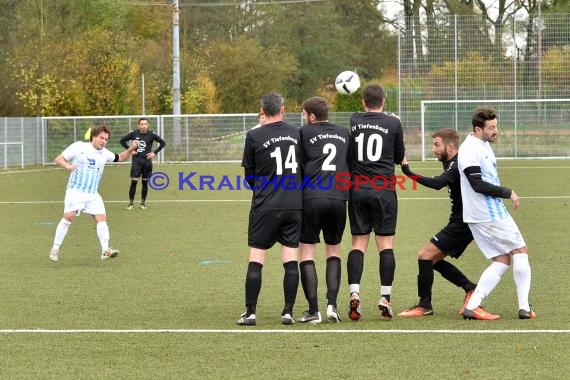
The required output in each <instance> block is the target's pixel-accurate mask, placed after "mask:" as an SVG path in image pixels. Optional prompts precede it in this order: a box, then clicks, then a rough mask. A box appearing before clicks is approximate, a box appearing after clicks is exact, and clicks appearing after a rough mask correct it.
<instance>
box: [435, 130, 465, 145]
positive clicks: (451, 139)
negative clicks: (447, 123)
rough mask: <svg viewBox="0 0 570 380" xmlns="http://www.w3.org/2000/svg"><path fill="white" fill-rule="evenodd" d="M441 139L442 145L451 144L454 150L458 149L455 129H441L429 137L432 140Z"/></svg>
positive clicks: (457, 137) (457, 135)
mask: <svg viewBox="0 0 570 380" xmlns="http://www.w3.org/2000/svg"><path fill="white" fill-rule="evenodd" d="M436 137H439V138H441V141H443V144H444V145H447V144H452V145H453V146H454V147H455V148H456V149H458V148H459V134H458V133H457V131H456V130H455V129H452V128H443V129H440V130H439V131H437V132H435V133H434V134H433V135H431V138H432V139H435V138H436Z"/></svg>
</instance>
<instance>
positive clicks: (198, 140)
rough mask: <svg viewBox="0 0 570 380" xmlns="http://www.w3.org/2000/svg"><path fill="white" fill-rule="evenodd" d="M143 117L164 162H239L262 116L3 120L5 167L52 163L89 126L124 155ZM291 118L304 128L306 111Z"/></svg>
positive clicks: (339, 116)
mask: <svg viewBox="0 0 570 380" xmlns="http://www.w3.org/2000/svg"><path fill="white" fill-rule="evenodd" d="M350 115H351V113H333V114H331V115H330V120H331V121H332V122H335V123H337V124H339V125H345V126H348V122H349V119H350ZM141 117H145V118H147V119H148V120H149V123H150V129H151V130H153V131H155V132H156V133H158V134H159V135H160V136H161V137H162V138H164V140H165V141H166V143H167V147H166V148H165V149H164V150H162V151H161V152H160V153H159V155H158V157H157V161H158V162H223V161H226V162H228V161H231V162H239V161H241V159H242V154H243V143H244V141H245V135H246V133H247V131H249V130H250V129H251V128H252V127H253V126H254V125H255V124H256V123H257V114H253V113H247V114H217V115H180V116H171V115H150V116H149V115H145V116H142V115H129V116H75V117H74V116H66V117H44V118H37V119H36V118H3V119H0V163H2V167H3V168H4V169H6V168H7V167H9V166H10V167H12V166H21V167H24V166H28V165H46V164H52V163H53V160H54V158H55V157H56V156H57V155H58V154H59V153H61V152H62V151H63V150H64V149H65V148H66V147H67V146H68V145H70V144H71V143H73V142H74V141H78V140H84V139H85V133H86V132H87V131H88V130H89V128H91V127H93V126H95V125H97V124H106V125H107V126H108V127H109V129H110V130H111V139H110V140H109V143H108V146H107V147H108V149H110V150H111V151H114V152H119V151H121V150H123V149H124V148H123V147H122V146H121V145H120V143H119V140H120V139H121V137H123V136H124V135H126V134H127V133H129V131H131V130H133V129H136V128H138V121H139V119H140V118H141ZM285 120H286V121H288V122H290V123H292V124H293V125H297V126H300V125H301V124H302V115H301V114H300V113H287V114H285Z"/></svg>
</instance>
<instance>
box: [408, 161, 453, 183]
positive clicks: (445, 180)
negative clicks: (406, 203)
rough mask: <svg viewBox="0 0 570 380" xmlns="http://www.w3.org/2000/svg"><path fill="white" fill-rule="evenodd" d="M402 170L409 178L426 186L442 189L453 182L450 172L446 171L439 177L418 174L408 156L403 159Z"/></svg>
mask: <svg viewBox="0 0 570 380" xmlns="http://www.w3.org/2000/svg"><path fill="white" fill-rule="evenodd" d="M401 168H402V172H403V173H404V174H405V175H406V176H407V177H409V178H413V179H414V180H415V181H417V182H418V183H419V184H420V185H423V186H425V187H429V188H430V189H434V190H440V189H442V188H443V187H445V186H447V185H449V184H451V182H450V178H449V175H448V173H446V172H444V173H443V174H441V175H439V176H437V177H424V176H423V175H421V174H416V173H414V172H413V171H412V169H410V165H409V164H408V160H407V157H404V159H403V160H402V165H401Z"/></svg>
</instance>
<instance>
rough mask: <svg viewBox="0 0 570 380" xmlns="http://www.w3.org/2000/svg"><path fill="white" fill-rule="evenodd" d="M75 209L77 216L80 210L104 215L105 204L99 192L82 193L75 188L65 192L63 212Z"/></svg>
mask: <svg viewBox="0 0 570 380" xmlns="http://www.w3.org/2000/svg"><path fill="white" fill-rule="evenodd" d="M70 211H75V213H76V214H77V215H78V216H79V214H81V211H84V212H86V213H87V214H91V215H105V205H104V204H103V198H101V196H100V195H99V193H94V194H91V193H84V192H83V191H79V190H76V189H68V190H67V191H66V192H65V200H64V207H63V213H64V214H65V213H68V212H70Z"/></svg>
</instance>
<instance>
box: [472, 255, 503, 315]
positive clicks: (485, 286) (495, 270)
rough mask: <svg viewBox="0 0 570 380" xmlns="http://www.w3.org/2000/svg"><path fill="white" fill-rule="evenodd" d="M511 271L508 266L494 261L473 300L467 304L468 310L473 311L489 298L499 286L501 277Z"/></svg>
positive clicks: (485, 271)
mask: <svg viewBox="0 0 570 380" xmlns="http://www.w3.org/2000/svg"><path fill="white" fill-rule="evenodd" d="M508 269H509V266H508V265H507V264H503V263H499V262H497V261H493V262H492V263H491V265H489V266H488V267H487V269H485V270H484V271H483V273H482V274H481V277H480V278H479V282H478V283H477V287H476V288H475V290H474V291H473V295H472V296H471V299H470V300H469V302H468V303H467V306H466V309H469V310H473V309H475V308H476V307H478V306H479V305H481V302H482V301H483V299H484V298H485V297H487V296H488V295H489V294H491V292H492V291H493V289H495V287H496V286H497V284H498V283H499V281H501V277H502V276H503V274H505V272H506V271H507V270H508Z"/></svg>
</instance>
